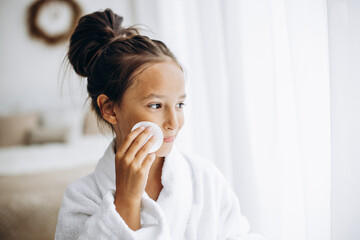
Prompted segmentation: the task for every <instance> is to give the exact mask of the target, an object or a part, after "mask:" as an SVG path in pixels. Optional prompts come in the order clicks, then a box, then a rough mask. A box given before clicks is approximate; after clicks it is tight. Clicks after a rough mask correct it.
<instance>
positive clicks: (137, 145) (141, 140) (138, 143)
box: [126, 127, 152, 158]
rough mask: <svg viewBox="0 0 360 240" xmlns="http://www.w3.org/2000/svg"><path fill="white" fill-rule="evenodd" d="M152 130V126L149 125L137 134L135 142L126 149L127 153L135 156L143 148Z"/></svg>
mask: <svg viewBox="0 0 360 240" xmlns="http://www.w3.org/2000/svg"><path fill="white" fill-rule="evenodd" d="M151 132H152V128H151V127H147V128H146V129H145V130H144V131H143V132H141V133H140V134H139V136H137V137H136V138H135V139H134V140H133V142H132V143H131V145H130V147H129V148H128V150H127V151H126V155H127V156H128V157H130V158H134V157H135V155H136V154H137V152H138V151H139V150H140V149H141V148H142V146H143V145H144V144H145V143H146V140H147V138H149V135H150V134H151Z"/></svg>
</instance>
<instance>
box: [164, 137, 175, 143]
mask: <svg viewBox="0 0 360 240" xmlns="http://www.w3.org/2000/svg"><path fill="white" fill-rule="evenodd" d="M174 140H175V136H171V137H167V138H164V142H166V143H170V142H173V141H174Z"/></svg>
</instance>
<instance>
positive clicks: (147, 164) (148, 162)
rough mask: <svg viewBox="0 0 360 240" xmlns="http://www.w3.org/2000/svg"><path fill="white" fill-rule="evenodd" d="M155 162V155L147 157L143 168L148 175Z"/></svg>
mask: <svg viewBox="0 0 360 240" xmlns="http://www.w3.org/2000/svg"><path fill="white" fill-rule="evenodd" d="M154 161H155V153H149V154H148V155H147V156H146V157H145V159H144V161H143V163H142V165H141V167H142V168H144V171H145V172H147V173H148V172H149V171H150V168H151V165H152V164H153V163H154Z"/></svg>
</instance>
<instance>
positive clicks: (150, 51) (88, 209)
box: [55, 9, 255, 240]
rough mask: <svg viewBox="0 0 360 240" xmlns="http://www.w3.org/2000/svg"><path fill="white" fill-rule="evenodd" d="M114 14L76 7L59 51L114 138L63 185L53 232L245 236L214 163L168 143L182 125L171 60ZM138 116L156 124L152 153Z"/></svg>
mask: <svg viewBox="0 0 360 240" xmlns="http://www.w3.org/2000/svg"><path fill="white" fill-rule="evenodd" d="M122 20H123V19H122V17H120V16H118V15H116V14H114V13H113V12H112V11H111V10H110V9H106V10H105V11H102V12H94V13H92V14H89V15H85V16H83V17H82V18H81V19H80V20H79V23H78V25H77V27H76V29H75V31H74V33H73V34H72V36H71V39H70V46H69V51H68V59H69V61H70V63H71V65H72V66H73V68H74V70H75V72H76V73H77V74H79V75H81V76H83V77H86V78H87V81H88V84H87V89H88V93H89V98H91V107H92V110H93V111H95V113H96V115H97V117H98V120H99V121H102V122H104V123H105V124H108V126H109V127H111V129H112V131H113V133H115V136H116V137H115V138H114V140H113V142H112V143H111V144H110V146H109V147H108V148H107V150H106V151H105V154H104V156H103V157H102V158H101V159H100V160H99V162H98V164H97V166H96V168H95V171H94V172H93V173H92V174H90V175H88V176H85V177H83V178H81V179H79V180H77V181H75V182H74V183H72V184H70V185H69V186H68V188H67V190H66V192H65V194H64V198H63V202H62V206H61V209H60V212H59V219H58V224H57V229H56V235H55V239H58V240H61V239H66V240H69V239H97V240H98V239H165V240H170V239H206V240H209V239H255V238H253V237H251V236H250V235H249V234H248V231H249V226H248V223H247V221H246V219H245V218H244V217H242V216H241V214H240V208H239V203H238V200H237V198H236V196H235V194H234V193H233V191H232V190H231V188H230V187H229V185H228V184H227V183H226V181H225V179H224V177H223V176H222V175H221V173H220V172H219V171H218V170H217V168H216V167H214V166H213V165H212V164H211V163H209V162H208V161H204V160H202V159H200V158H198V157H195V156H190V155H187V154H184V153H180V152H179V151H178V150H177V149H176V148H175V147H174V146H173V144H174V141H175V139H176V136H177V135H178V133H179V131H180V130H181V128H182V126H183V125H184V114H183V106H184V101H185V98H186V93H185V80H184V75H183V70H182V68H181V65H180V64H179V63H178V61H177V60H176V58H175V56H174V55H173V54H172V53H171V51H170V50H169V49H168V48H167V46H166V45H165V44H164V43H162V42H160V41H158V40H154V39H150V38H148V37H146V36H143V35H140V34H139V32H138V30H137V29H136V28H133V27H130V28H123V27H122V26H121V24H122ZM140 121H149V122H153V123H155V124H156V125H158V126H159V127H160V128H161V131H162V133H163V135H164V138H163V144H162V145H161V147H160V149H159V150H157V151H156V152H155V153H149V150H150V148H151V147H152V146H153V145H154V143H155V141H156V137H154V136H153V137H151V138H150V139H149V140H148V141H147V139H148V138H149V136H150V135H151V133H152V130H153V129H152V128H151V127H147V128H144V127H140V128H137V129H136V130H134V131H131V130H132V127H133V126H134V125H135V124H136V123H138V122H140Z"/></svg>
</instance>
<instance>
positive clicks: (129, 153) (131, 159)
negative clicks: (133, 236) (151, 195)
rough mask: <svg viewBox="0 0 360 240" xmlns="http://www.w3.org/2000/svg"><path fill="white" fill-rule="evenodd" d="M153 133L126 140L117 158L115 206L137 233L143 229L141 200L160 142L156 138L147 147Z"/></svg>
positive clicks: (136, 132) (140, 131)
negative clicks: (150, 151)
mask: <svg viewBox="0 0 360 240" xmlns="http://www.w3.org/2000/svg"><path fill="white" fill-rule="evenodd" d="M151 132H152V128H151V127H147V128H146V129H144V127H140V128H137V129H135V130H134V131H132V132H131V133H129V135H128V136H127V137H126V138H125V140H124V141H123V142H122V144H121V145H120V146H119V149H117V151H116V155H115V176H116V192H115V206H116V210H117V211H118V213H119V214H120V215H121V217H122V218H123V219H124V220H125V222H126V223H127V224H128V225H129V227H130V228H132V229H133V230H135V229H139V228H140V204H141V197H142V195H143V193H144V191H145V187H146V182H147V178H148V175H149V171H150V167H151V165H152V163H153V162H154V160H155V153H150V154H148V152H149V150H150V149H151V147H152V146H153V145H154V143H155V142H156V137H155V136H152V137H151V138H150V139H149V140H148V141H147V142H146V143H145V141H146V139H147V138H148V137H149V135H150V134H151ZM144 143H145V145H143V144H144ZM142 145H143V146H142Z"/></svg>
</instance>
